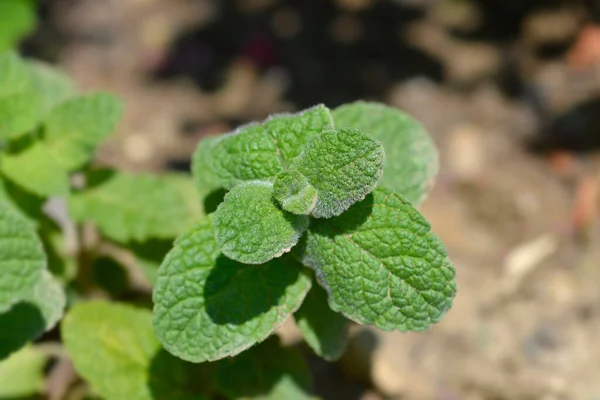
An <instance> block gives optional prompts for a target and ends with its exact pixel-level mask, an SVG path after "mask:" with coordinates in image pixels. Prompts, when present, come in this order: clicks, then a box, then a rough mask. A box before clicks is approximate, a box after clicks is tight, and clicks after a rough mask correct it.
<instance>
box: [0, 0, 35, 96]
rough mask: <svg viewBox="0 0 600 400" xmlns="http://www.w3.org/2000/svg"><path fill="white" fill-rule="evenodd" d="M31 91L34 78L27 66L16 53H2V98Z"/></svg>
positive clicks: (0, 60)
mask: <svg viewBox="0 0 600 400" xmlns="http://www.w3.org/2000/svg"><path fill="white" fill-rule="evenodd" d="M2 3H4V2H2ZM0 11H1V10H0ZM31 89H33V87H32V78H31V74H30V73H29V70H28V69H27V64H25V63H24V62H23V61H22V60H21V59H20V58H19V57H18V56H17V54H16V53H13V52H7V53H0V98H1V97H5V96H9V95H12V94H17V93H22V92H28V91H31Z"/></svg>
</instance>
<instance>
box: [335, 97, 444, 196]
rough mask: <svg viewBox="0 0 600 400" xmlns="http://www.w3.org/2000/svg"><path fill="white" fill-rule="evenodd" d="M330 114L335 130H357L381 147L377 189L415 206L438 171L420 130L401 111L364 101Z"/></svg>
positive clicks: (434, 153)
mask: <svg viewBox="0 0 600 400" xmlns="http://www.w3.org/2000/svg"><path fill="white" fill-rule="evenodd" d="M332 114H333V118H334V121H335V126H336V128H337V129H339V128H357V129H360V130H361V131H362V132H365V133H368V134H370V135H373V136H374V137H375V138H377V139H379V140H380V141H381V142H382V143H383V147H384V148H385V151H386V155H387V162H386V164H385V168H384V170H383V178H382V179H381V181H380V183H379V185H380V186H383V187H387V188H390V189H392V190H394V191H395V192H397V193H400V194H401V195H403V196H404V197H406V198H407V199H408V200H409V201H410V202H411V203H413V204H414V205H415V206H418V205H419V204H420V203H421V201H422V200H423V199H424V198H425V197H426V195H427V191H428V190H429V188H430V187H431V186H432V184H433V180H434V178H435V175H436V174H437V171H438V154H437V149H436V148H435V145H434V143H433V141H432V140H431V138H430V137H429V135H428V133H427V131H425V129H424V128H423V126H422V125H421V124H420V123H418V122H417V121H416V120H414V119H413V118H411V117H410V116H409V115H407V114H405V113H403V112H402V111H400V110H397V109H395V108H392V107H388V106H385V105H383V104H378V103H369V102H364V101H358V102H355V103H352V104H347V105H343V106H341V107H338V108H336V109H335V110H334V111H333V113H332Z"/></svg>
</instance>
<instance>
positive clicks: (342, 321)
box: [294, 284, 350, 361]
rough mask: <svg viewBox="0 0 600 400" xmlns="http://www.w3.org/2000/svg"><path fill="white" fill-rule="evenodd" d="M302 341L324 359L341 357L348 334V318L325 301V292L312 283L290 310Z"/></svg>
mask: <svg viewBox="0 0 600 400" xmlns="http://www.w3.org/2000/svg"><path fill="white" fill-rule="evenodd" d="M294 318H295V319H296V324H297V325H298V328H300V331H301V332H302V336H303V337H304V340H305V341H306V343H307V344H308V345H309V346H310V347H311V348H312V349H313V350H314V352H315V353H316V354H317V355H319V356H321V357H323V358H324V359H326V360H329V361H334V360H337V359H338V358H340V357H341V355H342V354H343V352H344V350H345V349H346V345H347V344H348V337H349V335H348V334H349V328H350V323H349V321H348V320H347V319H346V318H345V317H344V316H343V315H341V314H339V313H337V312H335V311H333V310H332V309H331V308H329V305H328V304H327V292H326V291H325V290H324V289H323V288H322V287H321V286H319V285H315V284H313V287H312V289H311V290H310V292H308V294H307V295H306V299H304V303H302V306H301V307H300V308H299V309H298V311H296V313H295V314H294Z"/></svg>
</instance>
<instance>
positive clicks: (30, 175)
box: [1, 143, 69, 197]
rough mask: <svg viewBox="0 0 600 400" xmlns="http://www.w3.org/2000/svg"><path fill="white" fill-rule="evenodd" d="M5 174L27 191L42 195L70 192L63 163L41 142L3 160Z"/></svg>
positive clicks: (6, 155)
mask: <svg viewBox="0 0 600 400" xmlns="http://www.w3.org/2000/svg"><path fill="white" fill-rule="evenodd" d="M1 163H2V164H1V167H2V172H3V173H4V176H6V177H7V178H8V179H10V180H11V181H13V182H14V183H16V184H18V185H20V186H22V187H23V188H24V189H26V190H27V191H29V192H31V193H33V194H35V195H38V196H42V197H49V196H64V195H66V194H68V193H69V176H68V174H67V172H66V171H65V170H64V169H63V167H62V166H61V164H59V163H58V161H56V159H55V158H54V157H53V156H52V155H51V154H50V153H49V152H48V149H47V148H45V147H44V146H42V145H41V144H40V143H34V144H33V145H31V146H30V147H28V148H27V149H25V150H24V151H22V152H20V153H17V154H5V155H4V156H3V157H2V160H1Z"/></svg>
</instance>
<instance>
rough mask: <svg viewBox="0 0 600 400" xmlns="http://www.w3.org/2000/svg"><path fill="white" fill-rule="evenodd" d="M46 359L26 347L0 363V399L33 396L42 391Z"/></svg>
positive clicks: (32, 348)
mask: <svg viewBox="0 0 600 400" xmlns="http://www.w3.org/2000/svg"><path fill="white" fill-rule="evenodd" d="M47 361H48V358H47V357H46V355H45V354H44V353H42V352H41V351H39V350H38V349H36V348H35V347H31V346H27V347H24V348H23V349H21V350H20V351H18V352H16V353H14V354H12V355H11V356H10V357H9V358H7V359H6V360H4V361H2V362H0V399H17V398H22V397H26V396H33V395H35V394H37V393H40V392H41V391H42V390H43V389H44V368H45V367H46V363H47Z"/></svg>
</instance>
